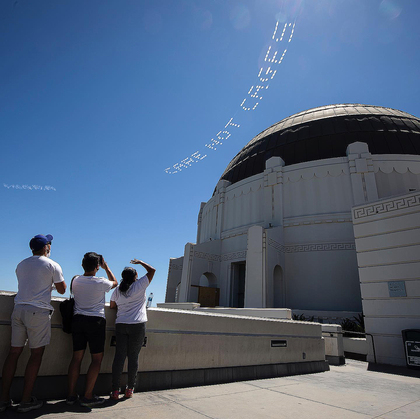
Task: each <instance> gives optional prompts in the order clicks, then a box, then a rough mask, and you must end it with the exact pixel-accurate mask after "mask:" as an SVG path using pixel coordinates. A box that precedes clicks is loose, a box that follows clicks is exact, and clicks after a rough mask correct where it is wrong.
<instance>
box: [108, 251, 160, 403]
mask: <svg viewBox="0 0 420 419" xmlns="http://www.w3.org/2000/svg"><path fill="white" fill-rule="evenodd" d="M130 263H133V264H139V265H141V266H143V267H144V268H145V269H146V271H147V273H146V275H144V276H142V277H141V278H140V279H138V275H137V271H136V270H135V269H134V268H131V267H128V268H124V270H123V271H122V273H121V277H122V280H121V282H120V285H119V286H118V287H117V288H116V289H115V291H114V292H113V294H112V296H111V301H110V308H114V309H117V319H116V321H115V330H116V338H117V341H116V349H115V357H114V362H113V364H112V392H111V396H110V397H111V400H118V399H119V395H120V391H121V374H122V371H123V368H124V362H125V359H126V358H127V357H128V378H127V387H126V389H125V392H124V396H125V398H130V397H132V396H133V392H134V388H135V386H136V378H137V370H138V366H139V363H138V358H139V353H140V349H141V346H142V344H143V340H144V336H145V333H146V322H147V312H146V303H147V298H146V288H147V287H148V286H149V284H150V282H151V280H152V279H153V276H154V274H155V272H156V269H155V268H153V267H151V266H150V265H148V264H147V263H145V262H143V261H141V260H138V259H133V260H132V261H131V262H130Z"/></svg>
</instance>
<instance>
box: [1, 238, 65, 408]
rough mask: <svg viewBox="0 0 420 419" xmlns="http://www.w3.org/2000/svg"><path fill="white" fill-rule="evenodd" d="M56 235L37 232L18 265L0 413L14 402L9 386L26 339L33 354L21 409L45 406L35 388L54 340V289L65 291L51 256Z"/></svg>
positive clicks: (25, 380)
mask: <svg viewBox="0 0 420 419" xmlns="http://www.w3.org/2000/svg"><path fill="white" fill-rule="evenodd" d="M52 240H53V236H52V235H51V234H47V235H46V236H44V235H42V234H38V235H36V236H35V237H33V238H32V239H31V240H30V242H29V247H30V248H31V250H32V256H31V257H29V258H27V259H24V260H22V262H20V263H19V264H18V266H17V268H16V277H17V281H18V292H17V294H16V297H15V301H14V302H15V306H14V309H13V312H12V317H11V324H12V338H11V345H10V350H9V354H8V356H7V358H6V360H5V362H4V366H3V375H2V377H3V380H2V381H3V382H2V393H1V399H0V412H2V411H4V410H5V409H6V407H8V406H10V405H11V400H10V387H11V385H12V382H13V378H14V376H15V372H16V367H17V363H18V360H19V357H20V355H21V354H22V351H23V348H24V346H25V345H26V342H29V348H30V350H31V355H30V357H29V360H28V363H27V364H26V369H25V378H24V385H23V394H22V400H21V402H20V404H19V406H18V408H17V410H18V412H29V411H30V410H34V409H38V408H40V407H41V406H42V403H43V402H42V401H39V400H37V399H36V397H34V396H32V390H33V387H34V384H35V380H36V377H37V375H38V371H39V368H40V366H41V362H42V356H43V355H44V350H45V346H46V345H48V344H49V343H50V340H51V314H52V312H53V310H54V309H53V307H52V305H51V291H52V290H53V288H54V287H55V289H56V290H57V292H58V293H59V294H64V293H65V292H66V283H65V281H64V277H63V272H62V269H61V266H60V265H59V264H58V263H57V262H54V261H53V260H51V259H50V255H51V242H52Z"/></svg>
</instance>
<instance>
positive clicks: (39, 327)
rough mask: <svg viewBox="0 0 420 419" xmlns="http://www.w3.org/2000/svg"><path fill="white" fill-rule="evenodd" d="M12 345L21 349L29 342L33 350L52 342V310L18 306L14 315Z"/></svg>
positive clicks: (25, 305)
mask: <svg viewBox="0 0 420 419" xmlns="http://www.w3.org/2000/svg"><path fill="white" fill-rule="evenodd" d="M11 320H12V343H11V345H12V346H13V347H17V348H21V347H23V346H25V345H26V342H27V341H29V347H30V348H31V349H35V348H41V347H42V346H46V345H48V344H49V343H50V340H51V314H50V310H46V309H44V308H39V307H35V306H31V305H29V304H17V305H15V308H14V310H13V313H12V319H11Z"/></svg>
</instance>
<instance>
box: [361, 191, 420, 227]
mask: <svg viewBox="0 0 420 419" xmlns="http://www.w3.org/2000/svg"><path fill="white" fill-rule="evenodd" d="M417 206H420V193H418V194H415V195H409V196H404V197H402V198H396V199H395V198H394V199H392V200H389V201H385V202H377V203H375V204H371V205H365V206H363V207H358V208H354V209H353V217H354V219H355V220H358V219H360V218H364V217H369V216H370V215H376V214H385V213H387V212H392V211H397V210H400V209H405V208H410V207H417Z"/></svg>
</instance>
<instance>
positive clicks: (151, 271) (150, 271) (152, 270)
mask: <svg viewBox="0 0 420 419" xmlns="http://www.w3.org/2000/svg"><path fill="white" fill-rule="evenodd" d="M130 263H133V264H134V265H141V266H143V268H144V269H146V271H147V274H146V276H147V279H148V280H149V283H150V282H152V279H153V276H154V274H155V272H156V269H155V268H153V267H152V266H150V265H149V264H147V263H146V262H143V261H142V260H138V259H132V260H131V261H130Z"/></svg>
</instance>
